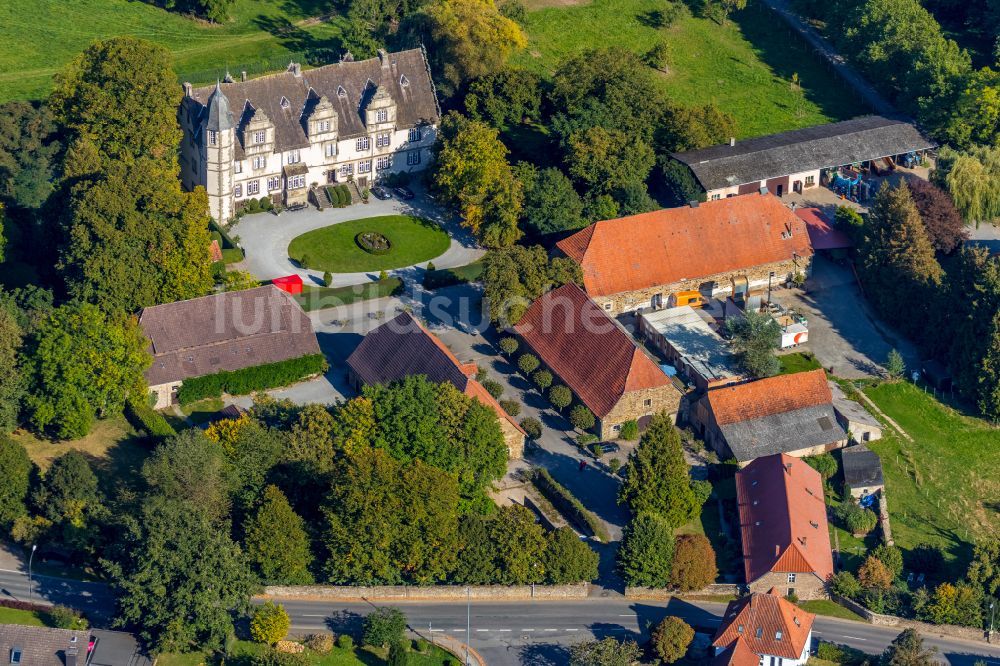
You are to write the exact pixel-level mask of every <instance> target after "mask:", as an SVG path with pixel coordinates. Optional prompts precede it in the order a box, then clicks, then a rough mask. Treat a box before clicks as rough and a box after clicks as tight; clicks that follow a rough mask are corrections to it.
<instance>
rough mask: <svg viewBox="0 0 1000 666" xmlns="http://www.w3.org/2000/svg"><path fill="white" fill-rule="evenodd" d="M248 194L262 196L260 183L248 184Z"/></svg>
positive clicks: (254, 181) (252, 182) (256, 181)
mask: <svg viewBox="0 0 1000 666" xmlns="http://www.w3.org/2000/svg"><path fill="white" fill-rule="evenodd" d="M247 194H260V181H259V180H251V181H250V182H249V183H247Z"/></svg>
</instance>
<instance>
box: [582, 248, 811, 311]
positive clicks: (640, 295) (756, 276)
mask: <svg viewBox="0 0 1000 666" xmlns="http://www.w3.org/2000/svg"><path fill="white" fill-rule="evenodd" d="M811 270H812V257H800V258H799V259H798V260H792V259H789V260H787V261H778V262H775V263H771V264H763V265H761V266H754V267H752V268H746V269H741V270H737V271H728V272H726V273H718V274H716V275H708V276H703V277H697V278H691V279H687V280H681V281H680V282H674V283H672V284H663V285H657V286H655V287H649V288H648V289H638V290H636V291H623V292H621V293H618V294H611V295H610V296H594V295H592V294H591V295H590V297H591V298H592V299H593V300H594V302H595V303H597V304H598V305H599V306H600V307H602V308H604V311H605V312H608V313H609V314H612V315H617V314H621V313H622V312H630V311H632V310H636V309H638V308H643V307H650V305H651V304H652V301H653V297H654V296H657V295H659V296H661V297H662V299H663V303H666V302H667V297H668V296H669V295H670V294H672V293H675V292H678V291H701V290H702V286H704V285H706V283H714V286H713V288H712V292H711V295H712V296H718V295H722V294H726V295H729V294H731V293H732V289H733V285H732V280H733V278H736V277H742V276H746V277H747V278H748V280H749V282H750V288H751V289H759V288H761V287H764V288H767V282H768V278H769V276H770V274H771V271H774V278H773V279H772V280H771V284H772V285H775V286H777V285H779V284H783V283H784V282H785V281H786V280H787V279H789V278H791V277H792V276H793V275H795V273H804V274H805V275H807V276H808V275H809V274H810V272H811ZM707 291H708V289H707V288H706V289H705V291H702V293H707Z"/></svg>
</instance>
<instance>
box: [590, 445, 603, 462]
mask: <svg viewBox="0 0 1000 666" xmlns="http://www.w3.org/2000/svg"><path fill="white" fill-rule="evenodd" d="M590 452H591V453H593V454H594V457H595V458H597V459H598V460H600V459H601V456H603V455H604V447H603V446H601V445H600V444H598V443H596V442H595V443H594V445H593V446H591V447H590Z"/></svg>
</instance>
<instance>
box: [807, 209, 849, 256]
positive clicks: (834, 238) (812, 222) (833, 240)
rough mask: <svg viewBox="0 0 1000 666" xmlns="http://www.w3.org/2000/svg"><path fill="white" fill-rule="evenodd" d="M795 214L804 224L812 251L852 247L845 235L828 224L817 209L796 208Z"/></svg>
mask: <svg viewBox="0 0 1000 666" xmlns="http://www.w3.org/2000/svg"><path fill="white" fill-rule="evenodd" d="M795 214H796V215H798V216H799V217H800V218H801V219H802V221H803V222H805V223H806V230H807V231H808V232H809V240H810V242H812V246H813V249H814V250H842V249H845V248H849V247H853V246H854V244H853V243H852V242H851V239H850V238H848V237H847V234H846V233H844V231H843V230H842V229H839V228H837V227H835V226H833V225H832V224H830V220H829V219H827V217H826V215H824V214H823V211H821V210H820V209H819V208H796V209H795Z"/></svg>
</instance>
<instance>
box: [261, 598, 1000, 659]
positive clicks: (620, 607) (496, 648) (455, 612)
mask: <svg viewBox="0 0 1000 666" xmlns="http://www.w3.org/2000/svg"><path fill="white" fill-rule="evenodd" d="M281 603H282V604H283V605H284V606H285V609H286V610H287V611H288V612H289V614H290V615H291V617H292V631H293V632H300V633H308V632H310V631H317V630H323V629H325V630H331V631H335V632H336V631H345V630H356V629H357V628H358V627H360V624H361V621H362V618H363V617H364V615H366V614H367V613H368V612H370V611H371V610H372V609H374V608H376V605H374V604H371V603H364V602H359V603H330V602H318V601H298V600H295V601H292V600H287V599H286V600H282V601H281ZM380 605H384V604H380ZM392 605H394V606H396V607H398V608H400V609H401V610H403V611H404V612H405V613H406V615H407V617H408V618H409V621H410V628H411V629H412V630H413V631H414V632H416V633H418V634H420V635H423V636H425V637H429V636H431V635H441V634H445V635H448V636H453V637H456V638H458V639H460V640H465V636H466V635H471V636H472V640H471V642H470V645H471V646H472V647H473V648H474V649H475V650H476V651H478V652H479V653H480V654H481V655H482V656H483V657H484V658H485V659H486V661H487V662H488V663H489V664H490V666H514V665H520V664H531V665H532V666H547V665H551V666H556V665H562V664H566V663H567V662H568V661H569V660H568V656H567V655H568V646H569V645H572V644H573V643H575V642H578V641H581V640H586V639H588V638H590V637H599V638H603V637H605V636H615V637H617V638H626V637H628V638H634V639H637V640H640V641H641V640H645V639H646V638H647V636H646V635H647V631H646V629H647V627H648V626H650V625H652V624H655V623H657V622H659V621H660V620H661V619H662V618H664V617H665V616H667V615H675V616H678V617H681V618H683V619H684V620H685V621H687V622H688V623H689V624H691V625H692V626H694V627H695V628H697V629H702V630H705V631H707V632H709V633H711V632H712V631H714V629H715V628H716V627H717V626H718V625H719V622H720V619H721V615H722V612H723V611H724V610H725V605H724V604H719V603H710V602H700V601H681V600H678V599H674V600H672V601H670V603H669V604H663V603H661V602H646V601H626V600H624V599H589V600H586V601H582V600H581V601H566V602H491V603H485V602H477V603H473V604H472V605H471V608H470V611H471V623H470V627H471V632H468V634H467V632H466V605H465V604H464V603H461V602H457V603H450V604H449V603H440V602H434V603H416V602H409V603H397V604H392ZM898 633H899V630H897V629H894V628H892V627H876V626H872V625H869V624H865V623H862V622H851V621H849V620H839V619H836V618H826V617H819V618H817V619H816V624H815V627H814V635H816V636H817V637H819V638H822V639H823V640H827V641H831V642H835V643H842V644H846V645H850V646H852V647H855V648H857V649H859V650H863V651H865V652H868V653H870V654H878V653H880V652H881V651H882V650H883V649H885V647H886V646H887V645H888V644H889V642H890V641H892V639H893V638H895V637H896V635H897V634H898ZM925 639H926V641H927V643H928V644H929V645H931V646H934V647H937V648H938V650H939V656H940V657H941V658H943V659H942V660H944V661H947V662H948V663H950V664H953V665H954V666H971V664H973V663H974V662H976V661H977V660H985V661H986V662H987V664H989V666H996V665H1000V646H989V645H986V644H985V643H976V642H971V641H961V640H956V639H945V638H940V637H935V636H925Z"/></svg>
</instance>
